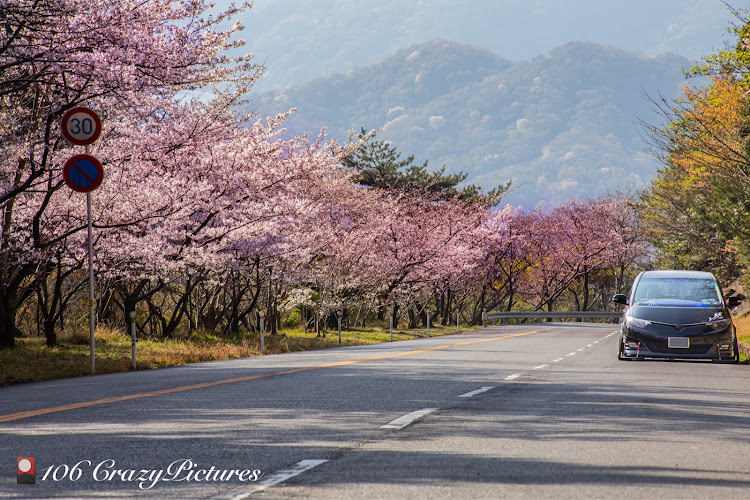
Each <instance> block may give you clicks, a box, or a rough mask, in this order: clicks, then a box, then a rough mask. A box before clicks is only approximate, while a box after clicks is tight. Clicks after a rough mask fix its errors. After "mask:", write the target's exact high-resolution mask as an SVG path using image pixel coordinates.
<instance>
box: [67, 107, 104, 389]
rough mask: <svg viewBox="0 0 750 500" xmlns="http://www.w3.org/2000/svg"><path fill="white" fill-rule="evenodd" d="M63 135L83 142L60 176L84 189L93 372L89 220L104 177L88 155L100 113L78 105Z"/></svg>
mask: <svg viewBox="0 0 750 500" xmlns="http://www.w3.org/2000/svg"><path fill="white" fill-rule="evenodd" d="M60 128H61V131H62V135H63V136H64V137H65V138H66V139H67V140H68V142H70V143H71V144H74V145H76V146H84V147H85V154H83V155H75V156H73V157H71V158H70V159H68V161H67V162H65V165H64V166H63V180H64V181H65V184H67V185H68V187H70V189H72V190H73V191H76V192H79V193H86V215H87V218H88V251H89V258H88V261H89V336H90V341H89V347H90V358H91V373H92V374H94V373H96V355H95V351H96V340H95V337H94V332H95V329H96V301H95V299H94V238H93V232H94V231H93V223H92V221H91V191H93V190H94V189H96V188H98V187H99V185H100V184H101V183H102V180H103V179H104V169H103V168H102V165H101V163H99V160H97V159H96V158H94V157H93V156H90V155H89V145H90V144H93V143H94V142H95V141H96V140H97V139H98V138H99V135H100V134H101V132H102V122H101V120H100V119H99V115H97V114H96V112H94V111H92V110H91V109H89V108H84V107H77V108H73V109H71V110H69V111H68V112H66V113H65V115H63V119H62V122H61V127H60Z"/></svg>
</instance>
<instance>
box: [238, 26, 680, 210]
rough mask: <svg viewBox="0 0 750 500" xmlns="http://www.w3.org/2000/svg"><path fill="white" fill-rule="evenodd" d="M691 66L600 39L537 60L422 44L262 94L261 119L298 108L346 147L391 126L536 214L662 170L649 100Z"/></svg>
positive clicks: (406, 150) (402, 141)
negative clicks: (649, 128)
mask: <svg viewBox="0 0 750 500" xmlns="http://www.w3.org/2000/svg"><path fill="white" fill-rule="evenodd" d="M691 65H692V64H691V62H690V61H689V60H687V59H685V58H682V57H680V56H676V55H673V54H665V55H662V56H658V57H645V56H639V55H636V54H633V53H628V52H625V51H622V50H619V49H617V48H615V47H611V46H605V45H600V44H595V43H591V42H574V43H569V44H566V45H563V46H561V47H559V48H557V49H555V50H553V51H551V52H550V53H549V54H548V55H546V56H539V57H536V58H534V59H532V60H531V61H523V62H512V61H509V60H507V59H504V58H503V57H501V56H498V55H496V54H494V53H492V52H490V51H488V50H485V49H481V48H478V47H475V46H471V45H468V44H463V43H457V42H452V41H446V40H434V41H430V42H425V43H421V44H418V45H415V46H412V47H409V48H407V49H404V50H401V51H399V52H397V53H396V54H395V55H394V56H392V57H390V58H388V59H386V60H384V61H383V62H381V63H377V64H372V65H368V66H364V67H361V68H356V69H354V70H352V71H349V72H348V73H346V74H345V75H342V74H336V75H332V76H330V77H328V78H319V79H316V80H312V81H309V82H306V83H304V84H301V85H298V86H294V87H290V88H286V89H280V90H276V91H273V92H268V93H263V94H259V96H256V97H255V98H254V99H253V102H251V103H250V107H251V108H252V109H254V110H256V111H257V112H259V113H260V114H262V115H267V114H273V113H277V112H283V111H286V110H288V109H289V108H292V107H295V108H297V109H298V112H297V113H295V114H293V115H292V116H291V117H290V118H289V120H288V122H287V127H288V128H289V130H290V132H294V133H308V134H311V135H315V134H316V133H317V131H318V130H319V129H320V128H321V127H324V126H327V127H328V132H329V135H331V136H332V137H335V138H338V139H339V140H342V141H344V140H346V137H347V133H348V131H349V130H350V129H355V130H359V128H360V127H365V128H367V129H371V128H375V129H379V128H383V131H382V132H381V133H380V135H379V139H382V140H388V141H390V142H392V143H393V144H394V145H395V146H396V147H397V149H398V150H399V151H401V152H402V153H403V154H404V155H409V154H413V155H415V157H416V161H417V162H420V163H421V162H423V161H425V160H428V161H429V162H430V165H431V166H432V167H435V168H437V167H440V166H441V165H445V166H446V167H447V170H448V171H449V172H456V171H459V170H461V171H464V172H467V173H468V174H469V178H468V179H467V181H468V182H472V183H477V184H480V185H482V186H484V187H488V188H489V187H493V186H495V185H498V184H500V183H503V182H505V181H507V180H509V179H512V180H513V186H514V187H515V188H516V190H515V191H514V192H513V193H512V194H511V195H509V196H508V197H507V198H506V201H507V202H511V203H516V204H518V203H522V204H524V205H526V206H530V205H534V204H536V203H538V202H540V201H544V202H548V203H559V202H562V201H565V200H567V199H570V198H573V197H581V196H595V195H598V194H601V193H603V192H605V191H613V190H617V189H621V188H626V187H635V186H638V185H640V184H641V183H642V182H643V181H645V180H647V179H648V178H649V177H650V176H651V175H652V174H653V173H654V172H655V170H656V168H657V165H656V163H655V161H654V159H653V158H651V157H650V156H649V155H648V154H646V153H645V150H646V144H645V143H644V141H643V139H642V137H641V136H640V134H639V130H638V128H637V127H636V122H637V121H638V120H639V119H641V120H645V121H647V122H652V123H658V121H659V117H658V116H657V115H655V113H654V112H653V110H652V109H651V108H652V106H651V104H650V103H649V102H648V100H647V99H646V98H645V97H644V94H648V95H651V96H656V95H657V94H659V93H661V94H663V95H664V96H666V97H674V96H677V95H678V93H679V91H680V88H681V87H683V86H684V85H685V84H686V83H685V81H684V77H683V69H687V68H689V67H690V66H691Z"/></svg>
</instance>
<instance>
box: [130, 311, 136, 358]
mask: <svg viewBox="0 0 750 500" xmlns="http://www.w3.org/2000/svg"><path fill="white" fill-rule="evenodd" d="M130 357H131V358H132V359H133V370H135V311H130Z"/></svg>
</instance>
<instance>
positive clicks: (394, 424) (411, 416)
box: [380, 408, 440, 429]
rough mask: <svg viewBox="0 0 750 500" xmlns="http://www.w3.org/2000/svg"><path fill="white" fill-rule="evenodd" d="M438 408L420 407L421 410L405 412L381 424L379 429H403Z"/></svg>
mask: <svg viewBox="0 0 750 500" xmlns="http://www.w3.org/2000/svg"><path fill="white" fill-rule="evenodd" d="M439 409H440V408H422V409H421V410H417V411H413V412H411V413H407V414H406V415H404V416H401V417H398V418H397V419H396V420H393V421H391V422H388V423H387V424H385V425H381V426H380V428H381V429H403V428H404V427H406V426H407V425H409V424H411V423H412V422H414V421H415V420H417V419H420V418H422V417H424V416H425V415H428V414H430V413H432V412H434V411H438V410H439Z"/></svg>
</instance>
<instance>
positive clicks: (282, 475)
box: [231, 459, 328, 500]
mask: <svg viewBox="0 0 750 500" xmlns="http://www.w3.org/2000/svg"><path fill="white" fill-rule="evenodd" d="M326 462H328V460H325V459H308V460H300V461H299V462H297V463H296V464H294V465H293V466H292V467H291V468H289V469H283V470H280V471H276V472H274V473H273V474H271V475H270V476H268V477H267V478H265V479H264V480H263V481H261V482H260V483H258V484H257V486H255V488H252V489H251V490H248V491H244V492H242V493H240V494H238V495H235V496H233V497H231V499H232V500H242V499H244V498H247V497H249V496H250V495H252V494H253V493H257V492H259V491H263V490H265V489H267V488H270V487H271V486H274V485H277V484H279V483H282V482H284V481H286V480H287V479H291V478H293V477H294V476H299V475H300V474H302V473H303V472H305V471H308V470H310V469H312V468H313V467H317V466H318V465H320V464H324V463H326Z"/></svg>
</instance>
